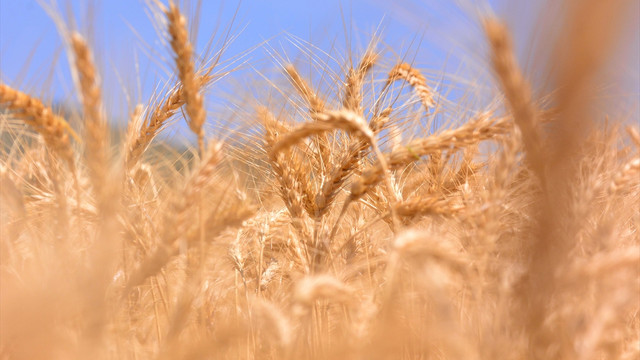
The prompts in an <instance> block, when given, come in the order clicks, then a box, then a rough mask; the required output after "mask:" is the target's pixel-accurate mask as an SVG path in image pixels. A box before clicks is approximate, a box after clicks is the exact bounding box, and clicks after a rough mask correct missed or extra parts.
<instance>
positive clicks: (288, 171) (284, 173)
mask: <svg viewBox="0 0 640 360" xmlns="http://www.w3.org/2000/svg"><path fill="white" fill-rule="evenodd" d="M257 116H258V118H259V119H260V121H261V122H262V123H263V124H264V128H265V150H266V151H267V157H268V161H269V164H270V166H271V169H272V171H273V173H274V175H275V177H276V182H277V183H278V186H279V191H278V193H279V195H280V197H281V199H282V201H283V202H284V203H285V206H286V207H287V209H288V210H289V213H290V215H291V218H292V220H295V219H300V218H301V217H302V215H303V210H304V209H305V208H307V206H306V204H305V196H307V193H308V191H307V188H306V185H307V184H306V181H307V180H306V179H305V177H307V176H308V174H301V173H300V171H301V169H302V166H300V164H299V163H298V160H297V158H295V157H292V156H286V155H288V154H283V153H282V152H275V151H273V147H274V146H275V144H276V143H277V142H278V141H279V139H280V136H279V131H277V129H279V130H286V127H283V126H282V124H280V122H279V121H278V119H276V118H275V116H273V114H272V113H271V112H270V111H269V110H268V109H266V108H263V107H261V108H259V109H258V111H257ZM296 224H297V223H296ZM298 228H299V227H298Z"/></svg>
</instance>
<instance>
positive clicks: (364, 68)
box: [342, 50, 378, 114]
mask: <svg viewBox="0 0 640 360" xmlns="http://www.w3.org/2000/svg"><path fill="white" fill-rule="evenodd" d="M377 60H378V54H377V53H375V52H374V51H372V50H370V51H367V52H366V53H365V54H364V56H363V57H362V59H361V60H360V64H359V65H358V68H357V69H356V70H354V69H349V73H348V74H347V79H346V82H345V95H344V100H343V101H342V106H343V107H344V108H345V109H347V110H351V111H354V112H356V113H358V114H362V84H363V82H364V77H365V75H366V74H367V72H369V70H371V68H372V67H373V65H375V63H376V61H377Z"/></svg>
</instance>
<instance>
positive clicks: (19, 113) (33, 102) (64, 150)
mask: <svg viewBox="0 0 640 360" xmlns="http://www.w3.org/2000/svg"><path fill="white" fill-rule="evenodd" d="M0 104H2V105H4V106H6V108H7V109H8V110H11V111H12V112H13V113H12V116H14V117H16V118H18V119H21V120H22V121H24V122H25V123H26V124H28V125H29V126H31V127H33V128H34V130H36V131H37V132H38V133H39V134H40V135H42V137H43V138H44V141H45V143H46V144H47V147H48V148H49V149H50V150H51V151H53V152H54V153H55V154H57V155H58V156H59V157H60V158H61V159H62V160H64V161H65V162H66V163H67V165H68V166H69V169H70V170H71V171H72V172H75V160H74V152H73V148H72V147H71V141H70V139H69V135H71V136H72V137H73V138H74V139H76V141H78V142H79V141H80V138H79V137H78V135H77V134H76V133H75V132H74V131H73V129H72V128H71V126H69V124H68V123H67V122H66V121H65V120H64V119H63V118H62V117H60V116H57V115H54V113H53V110H52V109H51V108H50V107H47V106H45V105H43V104H42V102H41V101H40V100H38V99H36V98H33V97H31V96H29V95H27V94H25V93H23V92H20V91H18V90H16V89H13V88H11V87H9V86H7V85H5V84H0Z"/></svg>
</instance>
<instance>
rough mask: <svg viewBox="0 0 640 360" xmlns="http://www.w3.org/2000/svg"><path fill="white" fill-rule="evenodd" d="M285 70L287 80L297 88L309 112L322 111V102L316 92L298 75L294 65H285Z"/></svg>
mask: <svg viewBox="0 0 640 360" xmlns="http://www.w3.org/2000/svg"><path fill="white" fill-rule="evenodd" d="M284 70H285V72H286V73H287V75H288V76H289V80H291V83H292V84H293V86H294V87H295V88H296V90H298V92H299V93H300V95H302V98H303V99H304V100H305V101H306V102H307V104H308V106H309V112H311V114H314V113H318V112H322V111H323V110H324V102H323V101H322V100H321V99H320V98H319V97H318V95H316V93H315V92H314V91H313V90H312V89H311V87H309V85H308V84H307V82H306V81H304V79H303V78H302V77H301V76H300V74H299V73H298V70H296V68H295V66H293V65H287V66H285V68H284Z"/></svg>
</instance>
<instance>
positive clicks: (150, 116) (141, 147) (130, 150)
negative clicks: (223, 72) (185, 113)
mask: <svg viewBox="0 0 640 360" xmlns="http://www.w3.org/2000/svg"><path fill="white" fill-rule="evenodd" d="M212 79H213V77H212V76H210V75H200V76H197V79H196V80H197V85H198V88H199V89H200V88H202V87H203V86H205V85H206V84H207V83H208V82H209V81H211V80H212ZM185 96H186V95H185V92H184V89H183V87H182V86H175V87H174V88H172V89H170V90H169V91H168V92H167V94H165V96H164V98H160V100H161V101H160V102H159V103H158V104H155V105H151V106H149V107H147V109H146V111H145V115H144V118H141V117H138V118H136V119H137V120H138V123H136V124H130V127H129V128H128V131H127V142H126V144H125V145H126V148H125V154H126V155H125V164H126V169H127V170H128V171H130V170H131V169H133V168H134V167H135V166H136V165H137V164H138V163H139V162H140V159H142V155H143V154H144V152H145V151H147V149H148V148H149V145H150V144H151V141H153V139H154V138H155V137H156V135H158V134H159V133H160V132H161V131H162V130H163V129H164V127H165V125H166V124H167V121H168V120H169V118H171V117H172V116H174V115H175V114H176V113H177V112H178V110H180V108H181V107H182V106H183V105H184V104H185V99H186V97H185Z"/></svg>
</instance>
